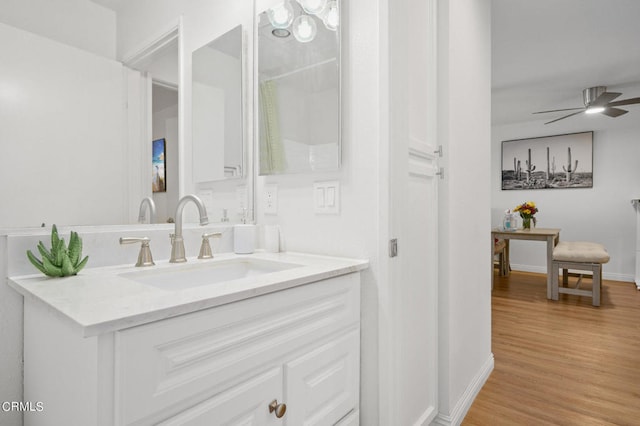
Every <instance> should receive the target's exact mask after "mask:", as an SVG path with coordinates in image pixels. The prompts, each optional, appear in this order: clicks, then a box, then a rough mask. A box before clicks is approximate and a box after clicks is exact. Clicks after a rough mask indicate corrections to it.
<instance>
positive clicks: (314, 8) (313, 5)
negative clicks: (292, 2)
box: [298, 0, 327, 15]
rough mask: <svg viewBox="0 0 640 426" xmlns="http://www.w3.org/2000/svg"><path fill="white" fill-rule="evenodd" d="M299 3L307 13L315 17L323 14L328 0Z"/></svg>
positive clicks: (304, 0) (302, 1) (299, 1)
mask: <svg viewBox="0 0 640 426" xmlns="http://www.w3.org/2000/svg"><path fill="white" fill-rule="evenodd" d="M298 3H300V6H302V9H304V11H305V12H307V13H311V14H314V15H319V14H320V13H322V11H323V10H324V8H325V7H326V6H327V0H298Z"/></svg>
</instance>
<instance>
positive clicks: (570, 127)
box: [491, 89, 640, 281]
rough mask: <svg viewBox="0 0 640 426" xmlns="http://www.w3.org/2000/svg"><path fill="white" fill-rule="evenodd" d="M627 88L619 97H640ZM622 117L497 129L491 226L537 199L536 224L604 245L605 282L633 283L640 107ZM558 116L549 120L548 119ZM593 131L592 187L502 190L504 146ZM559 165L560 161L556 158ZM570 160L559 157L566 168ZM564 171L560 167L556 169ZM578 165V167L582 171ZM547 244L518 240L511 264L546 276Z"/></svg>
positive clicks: (494, 134) (639, 194) (493, 149)
mask: <svg viewBox="0 0 640 426" xmlns="http://www.w3.org/2000/svg"><path fill="white" fill-rule="evenodd" d="M638 91H639V90H638V89H636V90H635V91H634V90H624V92H625V93H624V96H623V97H621V98H627V97H633V96H638ZM629 111H630V112H629V113H628V114H626V115H624V116H621V117H618V118H615V119H614V118H609V117H605V116H600V115H598V116H584V117H583V116H576V117H571V118H568V119H566V120H562V121H559V122H557V123H553V124H549V125H546V126H545V125H544V124H543V123H544V122H543V121H535V122H529V123H519V124H509V125H502V126H494V127H493V129H492V146H491V160H492V161H491V170H492V173H491V209H492V224H493V225H494V226H498V225H500V224H501V223H502V222H501V221H502V214H503V212H504V210H506V209H508V208H511V209H513V208H514V207H515V206H516V205H518V204H520V203H522V202H524V201H528V200H531V201H534V202H535V203H536V205H537V206H538V209H539V210H540V212H539V213H538V214H537V215H536V217H537V220H538V226H540V227H547V228H560V229H561V232H560V239H561V240H565V241H593V242H598V243H601V244H604V246H605V247H606V248H607V250H608V251H609V254H610V255H611V260H610V262H609V263H607V264H606V265H604V266H603V274H604V277H605V278H608V279H614V280H621V281H633V279H634V274H635V243H636V233H635V228H636V219H635V211H634V209H633V206H632V205H631V203H630V200H631V199H633V198H639V197H640V168H639V167H638V159H639V158H640V144H638V138H639V137H640V122H638V119H637V114H638V113H639V111H638V110H637V107H634V106H630V107H629ZM552 118H557V117H555V116H550V117H549V120H550V119H552ZM591 130H593V131H594V134H593V188H575V189H538V190H511V191H503V190H501V171H500V170H501V169H500V168H501V157H502V154H501V145H502V144H501V142H502V141H504V140H512V139H522V138H529V137H537V136H550V135H558V134H564V133H575V132H584V131H591ZM556 162H558V158H556ZM565 162H566V158H564V157H563V158H561V159H560V164H564V163H565ZM558 167H560V166H558ZM579 170H580V165H578V171H579ZM545 250H546V249H545V248H544V245H540V244H536V243H530V242H528V243H527V242H523V241H514V242H512V243H511V266H512V268H513V269H516V270H524V271H531V272H541V273H545V272H546V251H545Z"/></svg>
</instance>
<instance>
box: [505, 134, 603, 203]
mask: <svg viewBox="0 0 640 426" xmlns="http://www.w3.org/2000/svg"><path fill="white" fill-rule="evenodd" d="M500 169H501V173H502V179H501V181H502V189H503V190H505V191H508V190H519V189H520V190H525V189H569V188H593V131H589V132H579V133H567V134H562V135H553V136H540V137H533V138H527V139H514V140H506V141H502V163H501V167H500Z"/></svg>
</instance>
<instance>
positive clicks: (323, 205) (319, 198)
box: [313, 180, 340, 214]
mask: <svg viewBox="0 0 640 426" xmlns="http://www.w3.org/2000/svg"><path fill="white" fill-rule="evenodd" d="M313 203H314V211H315V212H316V214H340V182H339V181H337V180H331V181H324V182H315V183H314V184H313Z"/></svg>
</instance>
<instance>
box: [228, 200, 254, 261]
mask: <svg viewBox="0 0 640 426" xmlns="http://www.w3.org/2000/svg"><path fill="white" fill-rule="evenodd" d="M241 216H242V217H241V219H240V220H241V222H242V223H240V224H238V225H234V226H233V251H234V253H236V254H251V253H253V251H254V250H255V246H256V226H255V225H254V224H251V223H247V209H242V214H241Z"/></svg>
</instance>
